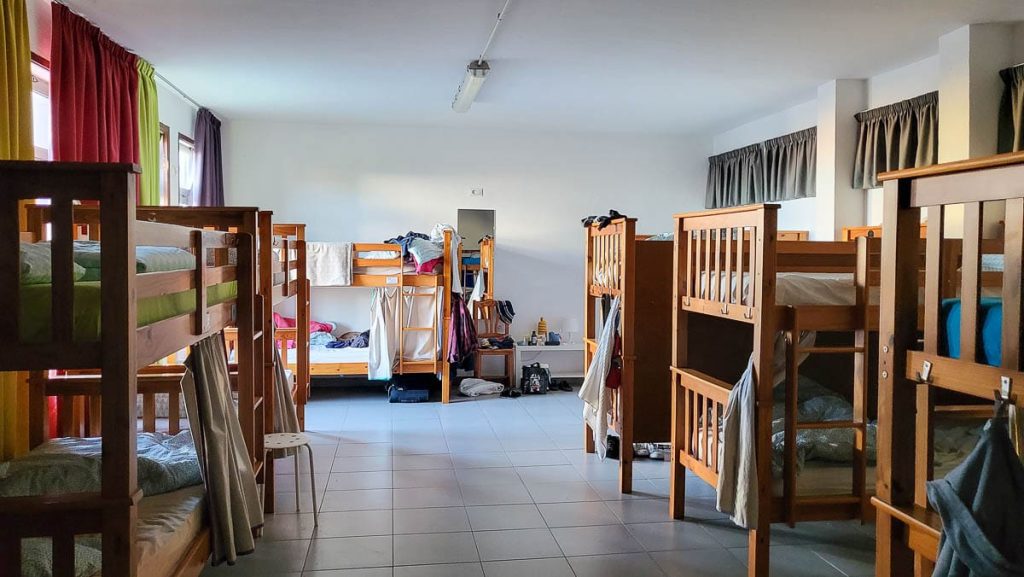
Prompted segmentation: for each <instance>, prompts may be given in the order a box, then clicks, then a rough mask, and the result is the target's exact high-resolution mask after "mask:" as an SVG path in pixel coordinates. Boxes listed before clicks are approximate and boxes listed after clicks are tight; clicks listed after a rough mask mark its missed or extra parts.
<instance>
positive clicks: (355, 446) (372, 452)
mask: <svg viewBox="0 0 1024 577" xmlns="http://www.w3.org/2000/svg"><path fill="white" fill-rule="evenodd" d="M335 455H336V456H338V457H387V456H390V455H391V443H342V444H341V445H338V449H337V451H336V452H335Z"/></svg>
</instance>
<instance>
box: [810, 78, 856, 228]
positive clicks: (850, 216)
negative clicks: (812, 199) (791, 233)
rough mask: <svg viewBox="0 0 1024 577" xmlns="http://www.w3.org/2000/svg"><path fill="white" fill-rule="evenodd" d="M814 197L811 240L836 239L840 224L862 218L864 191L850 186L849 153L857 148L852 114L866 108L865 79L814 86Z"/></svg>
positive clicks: (835, 81) (848, 223) (851, 171)
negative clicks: (815, 87)
mask: <svg viewBox="0 0 1024 577" xmlns="http://www.w3.org/2000/svg"><path fill="white" fill-rule="evenodd" d="M817 102H818V167H817V183H816V185H817V186H816V189H817V198H816V204H815V219H814V226H813V234H814V239H815V240H836V239H838V238H839V232H840V231H841V230H842V228H843V227H844V226H853V225H859V224H862V223H863V222H864V220H865V218H866V214H865V212H866V202H865V196H864V191H863V190H859V189H854V188H853V186H852V184H853V157H854V154H855V153H856V148H857V121H856V120H855V119H854V115H855V114H857V113H858V112H860V111H861V110H864V109H865V108H867V102H868V96H867V82H866V81H864V80H832V81H830V82H828V83H826V84H822V85H821V86H819V87H818V99H817Z"/></svg>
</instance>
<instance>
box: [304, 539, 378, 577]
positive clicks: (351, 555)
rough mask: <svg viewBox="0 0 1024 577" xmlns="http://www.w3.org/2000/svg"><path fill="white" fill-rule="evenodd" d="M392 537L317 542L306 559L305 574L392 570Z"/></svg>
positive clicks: (320, 540)
mask: <svg viewBox="0 0 1024 577" xmlns="http://www.w3.org/2000/svg"><path fill="white" fill-rule="evenodd" d="M391 551H392V540H391V536H390V535H386V536H383V535H382V536H376V537H342V538H339V539H315V540H313V543H312V544H311V545H310V547H309V555H308V556H307V557H306V570H309V571H318V570H322V569H355V568H363V567H390V566H391V564H392V556H391Z"/></svg>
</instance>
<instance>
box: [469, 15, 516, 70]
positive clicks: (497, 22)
mask: <svg viewBox="0 0 1024 577" xmlns="http://www.w3.org/2000/svg"><path fill="white" fill-rule="evenodd" d="M511 1H512V0H505V5H504V6H502V7H501V10H499V11H498V19H497V20H495V21H494V28H491V35H490V36H488V37H487V44H484V49H483V50H481V51H480V57H479V58H477V59H476V62H477V64H482V63H483V61H484V56H486V55H487V49H489V48H490V47H491V42H494V35H495V34H496V33H497V32H498V26H499V25H501V19H502V18H504V17H505V12H506V11H507V10H508V5H509V3H510V2H511Z"/></svg>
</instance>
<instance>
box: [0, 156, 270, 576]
mask: <svg viewBox="0 0 1024 577" xmlns="http://www.w3.org/2000/svg"><path fill="white" fill-rule="evenodd" d="M137 171H138V169H137V168H136V167H135V166H133V165H125V164H84V163H51V162H46V163H41V162H9V161H5V162H0V190H3V202H4V203H5V205H4V207H3V209H2V210H0V215H2V217H0V239H2V241H3V242H2V243H0V247H2V248H0V276H3V278H7V279H18V278H19V277H20V276H21V274H22V273H21V256H20V252H19V250H18V248H17V247H18V246H19V241H32V240H38V238H36V239H33V238H31V237H32V236H33V233H32V232H31V231H29V230H27V229H28V224H27V223H25V222H21V217H20V213H22V212H23V211H22V210H21V205H23V204H24V203H26V202H32V201H34V200H35V199H38V198H44V199H49V201H50V203H51V204H50V207H49V209H48V214H49V216H50V218H49V220H50V221H51V222H52V227H51V236H50V238H51V242H50V245H49V250H50V252H49V254H50V256H51V257H52V263H53V264H52V273H51V279H50V282H49V283H46V284H37V285H23V284H20V283H18V282H9V283H7V284H5V285H4V286H3V287H2V288H0V295H2V296H3V298H4V299H5V302H7V303H8V304H9V306H12V308H13V309H14V310H15V311H18V312H17V313H15V314H10V315H6V316H5V317H4V318H3V319H2V320H0V327H2V330H3V332H4V334H5V335H7V336H8V339H9V340H10V341H12V342H9V343H7V344H5V346H4V347H2V348H0V370H2V371H13V372H19V373H24V372H30V373H31V374H32V375H33V376H32V378H30V379H29V386H30V402H29V410H30V412H29V426H30V431H29V442H30V447H33V448H34V447H36V446H38V445H40V444H41V443H43V442H44V441H45V440H46V439H47V437H48V436H49V427H48V426H47V425H48V421H49V413H48V402H47V399H48V398H49V397H57V398H58V399H61V402H62V404H63V405H64V406H65V407H70V406H72V405H73V404H74V402H75V401H74V399H75V398H76V397H78V398H84V399H86V402H87V404H88V406H89V407H91V408H92V409H93V411H92V412H91V413H90V414H89V418H88V419H87V421H86V422H85V425H84V429H79V428H78V427H77V426H75V425H76V424H75V423H74V422H73V421H72V420H70V419H67V418H65V417H63V416H62V417H61V419H60V420H59V422H58V425H57V427H58V433H59V434H61V435H71V436H80V435H83V434H88V435H102V452H103V460H102V477H101V481H102V489H101V491H100V492H98V493H70V494H61V495H48V496H36V497H4V498H0V526H3V527H4V528H5V530H4V531H3V536H2V537H0V553H2V554H0V573H2V574H5V575H19V574H21V562H22V547H23V543H22V540H23V539H30V538H39V537H41V538H49V539H51V544H52V559H53V575H54V577H69V576H72V575H75V574H76V567H75V539H76V536H80V535H86V534H100V535H101V536H102V575H103V577H123V576H129V577H134V576H135V575H137V574H140V573H142V572H143V571H144V572H145V573H146V574H147V575H150V574H166V575H174V576H175V577H194V576H197V575H199V573H200V572H201V571H202V569H203V567H204V565H205V563H206V560H207V558H208V557H209V554H210V532H209V528H208V526H206V521H205V520H203V516H202V514H201V512H198V513H197V512H193V513H191V514H190V516H192V517H195V519H196V523H195V524H194V526H192V527H191V528H189V529H187V530H186V529H185V528H181V527H179V528H176V529H171V530H169V532H170V533H173V534H178V540H177V541H176V545H174V546H173V547H172V546H171V545H167V544H162V543H157V544H155V545H154V546H153V547H151V549H158V550H160V553H161V554H160V555H159V556H160V557H162V558H164V560H163V562H161V563H159V564H155V562H154V563H150V564H147V559H148V558H147V556H146V555H145V554H144V553H143V554H140V553H139V552H138V551H136V544H135V536H136V532H135V531H136V528H138V527H140V526H142V525H143V524H144V523H145V519H143V518H140V516H139V513H140V511H146V510H147V506H146V504H147V499H149V498H146V499H140V498H141V492H140V489H139V485H138V478H137V460H136V435H137V434H138V430H139V427H138V419H137V414H136V402H137V395H142V397H143V399H144V406H152V404H153V400H152V397H153V396H154V395H156V394H169V395H172V396H175V395H177V394H178V390H180V389H179V388H177V384H176V386H175V387H174V388H172V387H166V386H163V385H161V384H160V383H140V381H139V376H138V367H146V366H148V365H151V364H152V363H154V362H157V361H159V360H160V359H163V358H165V357H167V356H169V355H171V354H173V353H174V352H175V351H179V350H181V349H183V348H185V347H188V346H190V345H192V344H194V343H197V342H199V341H200V340H203V339H205V338H207V337H210V336H213V335H216V334H218V333H220V332H222V331H223V330H224V329H225V328H226V327H228V326H230V325H233V324H237V325H238V326H240V327H244V328H246V330H253V327H255V326H256V324H257V322H258V314H259V312H258V309H257V308H256V274H255V268H256V267H255V265H256V262H255V255H254V239H253V237H252V236H250V235H248V234H231V233H224V232H217V231H203V230H199V229H195V228H188V227H184V226H174V225H168V224H163V223H155V222H146V221H144V220H140V219H138V218H137V209H136V206H135V198H136V175H135V173H136V172H137ZM75 202H86V203H93V204H95V203H97V202H98V203H99V206H98V207H89V211H91V213H92V214H94V215H95V218H90V219H81V218H80V216H81V215H82V214H89V211H80V210H79V209H80V207H79V206H76V205H75V204H74V203H75ZM37 214H38V213H37ZM80 225H81V226H87V227H88V228H89V229H90V230H91V235H92V237H93V238H94V239H98V238H99V236H100V232H101V230H102V249H101V250H100V255H99V259H100V261H99V262H100V263H101V266H102V274H101V275H100V280H101V284H100V283H89V282H85V281H76V278H75V273H74V272H73V268H74V263H73V260H72V258H73V256H72V255H73V247H72V244H73V241H74V240H75V233H74V231H75V230H78V229H79V226H80ZM141 246H153V247H177V248H186V249H189V250H190V251H191V252H192V253H193V254H194V255H202V254H205V253H206V252H207V251H210V250H212V251H214V253H215V254H218V255H226V253H227V252H228V251H229V250H234V251H236V254H237V261H236V263H235V264H227V263H222V262H220V259H219V258H218V262H216V263H212V264H211V263H209V262H207V261H206V259H203V258H195V259H194V262H193V264H192V265H190V266H191V267H192V268H187V269H182V268H180V267H179V268H177V269H176V270H171V271H168V272H151V273H137V272H136V248H137V247H141ZM232 283H234V285H232ZM227 286H234V290H226V289H225V290H224V291H219V290H215V289H218V288H225V287H227ZM26 287H29V288H26ZM189 291H192V293H193V294H191V295H190V294H189ZM90 295H91V296H90ZM212 295H217V296H215V297H212V298H211V296H212ZM175 297H183V298H178V299H176V301H175V302H176V304H173V305H170V304H167V300H168V299H174V298H175ZM154 301H159V302H160V303H161V306H160V307H150V306H148V305H149V304H152V303H153V302H154ZM34 305H39V306H38V307H35V306H34ZM143 305H147V306H143ZM26 307H33V308H32V310H29V309H28V308H26ZM154 309H156V310H157V312H154ZM249 342H250V343H251V342H253V341H252V340H250V341H249ZM251 349H252V347H243V349H242V354H241V355H240V356H239V361H240V363H241V364H240V365H239V379H238V382H239V387H238V388H239V403H240V405H241V406H243V407H246V409H247V410H248V409H250V408H251V407H252V406H253V405H256V404H259V403H260V402H261V398H260V395H261V394H262V391H258V390H256V388H255V387H254V385H253V383H254V382H255V372H256V366H255V363H254V358H255V355H254V351H253V350H251ZM54 369H56V370H67V371H81V370H97V369H98V370H100V371H101V372H102V374H103V378H102V379H93V380H92V381H91V382H87V383H86V382H71V381H65V382H50V381H49V380H48V379H46V378H45V377H44V376H43V372H44V371H50V370H54ZM171 406H173V407H174V408H173V409H172V410H173V411H177V402H175V403H172V405H171ZM65 413H67V411H65ZM247 414H248V416H249V418H246V415H247ZM253 415H254V412H252V411H251V410H249V412H248V413H246V412H245V411H242V414H241V415H240V416H241V421H242V422H243V423H245V422H247V421H249V424H248V425H247V427H248V431H249V435H250V436H251V435H252V432H253V431H254V430H255V426H254V423H252V422H251V421H252V420H253V419H252V418H251V417H252V416H253ZM177 428H178V420H177V419H170V420H169V421H168V430H169V432H175V431H176V430H177ZM143 429H145V430H147V431H152V430H154V429H155V427H154V422H153V421H152V420H151V419H143ZM246 440H247V441H249V440H250V439H249V438H247V439H246ZM260 441H262V439H260ZM251 449H252V445H250V450H251ZM257 465H258V463H257ZM194 501H195V503H197V504H196V505H194V507H199V506H200V505H198V503H201V502H202V499H201V498H197V499H194Z"/></svg>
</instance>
